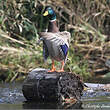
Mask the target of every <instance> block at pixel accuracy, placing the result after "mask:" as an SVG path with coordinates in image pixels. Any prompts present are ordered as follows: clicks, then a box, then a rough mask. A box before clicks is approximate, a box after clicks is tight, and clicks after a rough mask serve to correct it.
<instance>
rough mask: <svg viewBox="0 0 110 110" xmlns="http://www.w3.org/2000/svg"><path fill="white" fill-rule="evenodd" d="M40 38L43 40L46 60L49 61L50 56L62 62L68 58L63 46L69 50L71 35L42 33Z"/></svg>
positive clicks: (67, 33) (65, 33)
mask: <svg viewBox="0 0 110 110" xmlns="http://www.w3.org/2000/svg"><path fill="white" fill-rule="evenodd" d="M40 37H41V39H42V40H43V42H44V43H43V45H44V46H43V52H44V58H45V59H47V57H48V56H50V57H51V58H52V59H54V60H57V61H62V60H64V61H65V59H66V58H67V56H65V54H64V52H63V50H62V48H61V45H65V44H66V45H67V47H68V48H69V42H70V33H69V32H67V31H64V32H56V33H52V32H41V33H40Z"/></svg>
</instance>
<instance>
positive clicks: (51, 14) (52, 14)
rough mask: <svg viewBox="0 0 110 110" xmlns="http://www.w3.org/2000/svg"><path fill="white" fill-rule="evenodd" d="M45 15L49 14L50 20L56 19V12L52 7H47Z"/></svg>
mask: <svg viewBox="0 0 110 110" xmlns="http://www.w3.org/2000/svg"><path fill="white" fill-rule="evenodd" d="M43 16H49V20H56V14H55V12H54V10H53V9H52V7H46V9H45V12H44V14H43Z"/></svg>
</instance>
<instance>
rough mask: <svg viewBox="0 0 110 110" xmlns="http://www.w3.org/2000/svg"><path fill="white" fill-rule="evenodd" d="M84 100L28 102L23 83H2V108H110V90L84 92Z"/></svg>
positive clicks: (0, 93)
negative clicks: (62, 102)
mask: <svg viewBox="0 0 110 110" xmlns="http://www.w3.org/2000/svg"><path fill="white" fill-rule="evenodd" d="M81 101H82V102H80V101H79V102H77V103H75V104H57V103H52V102H51V103H40V102H39V103H36V102H27V101H26V100H25V98H24V96H23V94H22V83H20V84H19V83H13V84H1V85H0V110H2V109H7V108H8V109H61V108H77V107H78V108H82V107H83V108H87V109H88V108H92V109H97V108H104V109H105V108H106V109H110V92H105V91H88V92H84V93H83V96H82V99H81Z"/></svg>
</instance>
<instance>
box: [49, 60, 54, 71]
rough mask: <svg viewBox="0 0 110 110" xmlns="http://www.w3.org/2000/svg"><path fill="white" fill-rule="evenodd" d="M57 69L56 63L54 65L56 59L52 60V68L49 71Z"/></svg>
mask: <svg viewBox="0 0 110 110" xmlns="http://www.w3.org/2000/svg"><path fill="white" fill-rule="evenodd" d="M55 70H56V69H55V65H54V60H52V69H51V70H49V71H48V72H54V71H55Z"/></svg>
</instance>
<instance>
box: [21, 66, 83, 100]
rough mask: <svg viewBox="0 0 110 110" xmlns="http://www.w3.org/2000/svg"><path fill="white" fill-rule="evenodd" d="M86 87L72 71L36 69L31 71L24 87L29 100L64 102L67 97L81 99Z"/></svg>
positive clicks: (25, 95) (24, 93)
mask: <svg viewBox="0 0 110 110" xmlns="http://www.w3.org/2000/svg"><path fill="white" fill-rule="evenodd" d="M83 89H84V83H83V82H82V80H81V78H80V77H79V76H78V75H76V74H74V73H71V72H60V73H59V72H51V73H50V72H47V70H46V69H39V68H37V69H34V70H32V71H31V72H29V74H28V76H27V78H26V79H25V81H24V83H23V87H22V91H23V95H24V97H25V98H26V99H27V100H28V101H38V102H42V101H43V102H44V101H46V102H51V101H52V102H64V101H65V99H66V100H69V99H75V100H80V98H81V95H82V92H83Z"/></svg>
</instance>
